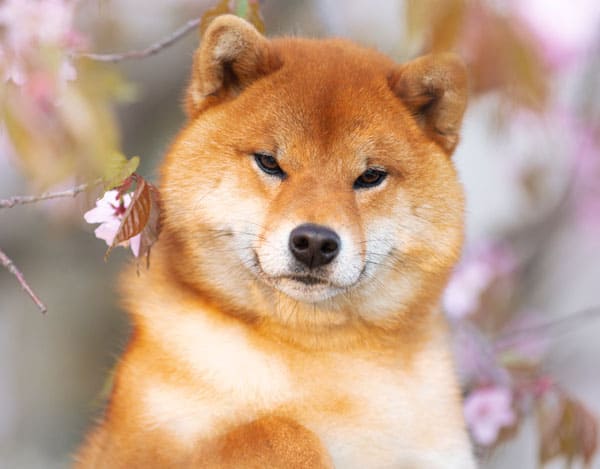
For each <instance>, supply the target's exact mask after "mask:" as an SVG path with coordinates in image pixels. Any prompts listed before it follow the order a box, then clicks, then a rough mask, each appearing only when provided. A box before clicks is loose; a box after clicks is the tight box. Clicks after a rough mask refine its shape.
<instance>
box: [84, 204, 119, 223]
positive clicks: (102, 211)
mask: <svg viewBox="0 0 600 469" xmlns="http://www.w3.org/2000/svg"><path fill="white" fill-rule="evenodd" d="M83 218H84V219H85V221H87V222H88V223H105V222H108V221H111V220H118V218H117V217H116V216H115V210H114V209H113V208H112V207H111V206H110V205H98V206H96V207H94V208H93V209H91V210H88V211H87V212H85V213H84V214H83Z"/></svg>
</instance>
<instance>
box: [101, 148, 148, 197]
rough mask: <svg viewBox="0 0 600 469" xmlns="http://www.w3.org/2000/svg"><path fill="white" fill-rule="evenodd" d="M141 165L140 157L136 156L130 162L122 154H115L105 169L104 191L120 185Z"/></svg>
mask: <svg viewBox="0 0 600 469" xmlns="http://www.w3.org/2000/svg"><path fill="white" fill-rule="evenodd" d="M139 164H140V157H139V156H134V157H132V158H131V159H129V160H128V159H127V158H125V156H124V155H123V154H122V153H117V152H115V153H113V154H112V155H111V156H110V157H109V159H108V160H107V161H106V165H105V166H104V168H103V174H102V180H103V182H104V189H105V190H107V191H108V190H110V189H113V188H114V187H117V186H118V185H120V184H121V183H122V182H123V181H124V180H125V179H126V178H128V177H129V176H131V175H132V174H133V173H134V171H135V170H136V169H137V167H138V166H139Z"/></svg>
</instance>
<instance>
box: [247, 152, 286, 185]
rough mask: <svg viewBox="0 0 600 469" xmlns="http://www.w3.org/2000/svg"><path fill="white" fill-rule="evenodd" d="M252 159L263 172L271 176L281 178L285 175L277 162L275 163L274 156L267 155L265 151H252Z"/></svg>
mask: <svg viewBox="0 0 600 469" xmlns="http://www.w3.org/2000/svg"><path fill="white" fill-rule="evenodd" d="M254 160H255V161H256V164H257V165H258V167H259V168H260V169H261V170H262V171H263V172H265V173H267V174H270V175H272V176H277V177H279V178H281V179H283V178H284V177H285V173H284V172H283V169H281V167H280V166H279V163H277V160H276V159H275V157H273V156H271V155H267V154H266V153H254Z"/></svg>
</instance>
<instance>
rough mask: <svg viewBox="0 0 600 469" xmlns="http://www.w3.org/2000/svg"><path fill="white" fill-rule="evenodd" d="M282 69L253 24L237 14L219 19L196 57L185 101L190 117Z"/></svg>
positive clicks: (205, 33) (269, 44)
mask: <svg viewBox="0 0 600 469" xmlns="http://www.w3.org/2000/svg"><path fill="white" fill-rule="evenodd" d="M280 66H281V61H280V60H279V57H278V56H277V54H276V53H275V51H274V50H273V48H272V47H271V43H270V42H269V40H268V39H267V38H266V37H264V36H263V35H262V34H261V33H259V32H258V31H257V30H256V28H255V27H254V26H253V25H252V24H250V23H248V22H247V21H245V20H243V19H242V18H239V17H237V16H234V15H222V16H218V17H217V18H215V19H214V20H213V21H212V22H211V23H210V24H209V26H208V28H207V29H206V31H205V32H204V34H203V36H202V42H201V44H200V47H199V48H198V50H197V51H196V54H195V56H194V63H193V65H192V77H191V80H190V84H189V86H188V90H187V96H186V101H185V110H186V112H187V115H188V117H190V118H193V117H195V116H196V115H198V114H199V113H200V112H201V111H203V110H204V109H206V108H208V107H210V106H212V105H214V104H217V103H219V102H222V101H224V100H227V99H231V98H235V97H236V96H237V95H239V94H240V93H241V92H242V91H243V90H244V89H245V88H247V87H248V86H250V85H251V84H252V83H253V82H254V81H256V80H258V79H259V78H261V77H263V76H265V75H268V74H269V73H271V72H273V71H275V70H277V69H278V68H279V67H280Z"/></svg>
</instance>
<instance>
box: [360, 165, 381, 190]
mask: <svg viewBox="0 0 600 469" xmlns="http://www.w3.org/2000/svg"><path fill="white" fill-rule="evenodd" d="M386 176H387V173H386V172H385V171H384V170H382V169H377V168H369V169H367V170H366V171H365V172H364V173H362V174H361V175H360V176H358V178H357V179H356V181H354V186H353V187H354V189H368V188H369V187H375V186H378V185H379V184H381V183H382V182H383V180H384V179H385V178H386Z"/></svg>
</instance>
